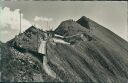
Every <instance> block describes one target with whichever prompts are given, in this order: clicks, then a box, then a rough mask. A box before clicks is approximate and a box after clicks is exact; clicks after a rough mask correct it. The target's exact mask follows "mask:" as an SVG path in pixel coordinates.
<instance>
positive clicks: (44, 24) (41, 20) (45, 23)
mask: <svg viewBox="0 0 128 83" xmlns="http://www.w3.org/2000/svg"><path fill="white" fill-rule="evenodd" d="M52 21H53V19H52V18H47V17H42V16H41V17H39V16H35V18H34V23H35V25H36V26H37V27H39V28H41V29H43V30H50V29H52V28H51V25H52Z"/></svg>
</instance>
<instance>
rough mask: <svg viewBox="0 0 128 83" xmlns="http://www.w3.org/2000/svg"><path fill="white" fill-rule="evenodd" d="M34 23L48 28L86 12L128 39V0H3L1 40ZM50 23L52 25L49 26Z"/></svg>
mask: <svg viewBox="0 0 128 83" xmlns="http://www.w3.org/2000/svg"><path fill="white" fill-rule="evenodd" d="M20 11H21V28H22V32H23V31H24V30H26V29H27V28H29V27H30V26H31V25H35V26H36V27H38V28H40V29H43V30H49V29H55V28H57V26H58V25H59V24H60V23H61V22H62V21H64V20H68V19H73V20H78V19H79V18H80V17H82V16H86V17H88V18H90V19H92V20H94V21H95V22H97V23H99V24H100V25H102V26H104V27H106V28H108V29H110V30H111V31H113V32H114V33H116V34H117V35H119V36H120V37H122V38H123V39H125V40H127V41H128V25H127V19H128V18H127V16H128V15H127V11H128V7H127V2H125V1H15V2H10V1H4V2H0V41H2V42H6V41H9V40H10V39H12V38H14V37H15V35H18V33H19V30H20ZM48 25H49V26H48Z"/></svg>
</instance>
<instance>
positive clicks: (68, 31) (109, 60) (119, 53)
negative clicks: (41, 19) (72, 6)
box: [1, 17, 128, 83]
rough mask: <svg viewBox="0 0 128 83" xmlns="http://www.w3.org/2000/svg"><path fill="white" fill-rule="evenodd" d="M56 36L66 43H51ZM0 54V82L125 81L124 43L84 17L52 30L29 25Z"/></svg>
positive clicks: (127, 54) (127, 71) (127, 62)
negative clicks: (44, 52)
mask: <svg viewBox="0 0 128 83" xmlns="http://www.w3.org/2000/svg"><path fill="white" fill-rule="evenodd" d="M56 34H57V35H60V36H59V37H58V36H57V38H60V39H61V40H64V41H66V42H68V43H70V44H64V43H60V42H59V43H58V42H56V41H53V40H52V39H53V38H56ZM61 36H62V37H61ZM41 41H47V43H46V54H41V53H39V52H38V48H39V47H40V45H41ZM1 54H2V58H1V60H2V64H4V65H2V69H1V72H3V74H2V75H3V76H2V81H4V82H6V81H9V82H18V81H21V82H22V81H24V82H85V83H88V82H91V83H126V82H127V80H128V42H126V41H124V40H122V38H120V37H119V36H117V35H116V34H114V33H113V32H111V31H110V30H108V29H106V28H104V27H103V26H101V25H99V24H98V23H96V22H94V21H93V20H91V19H89V18H87V17H81V18H80V19H78V20H77V21H73V20H66V21H63V22H62V23H61V24H60V25H59V26H58V28H57V29H56V30H55V31H46V32H44V31H42V30H40V29H37V28H36V27H34V26H31V27H30V28H29V29H27V30H26V31H25V32H24V33H21V34H19V35H18V36H16V37H15V38H14V39H12V40H10V41H8V42H7V43H6V44H5V46H3V47H2V53H1ZM8 63H9V64H8ZM22 76H23V77H22Z"/></svg>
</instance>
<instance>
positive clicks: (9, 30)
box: [0, 7, 31, 42]
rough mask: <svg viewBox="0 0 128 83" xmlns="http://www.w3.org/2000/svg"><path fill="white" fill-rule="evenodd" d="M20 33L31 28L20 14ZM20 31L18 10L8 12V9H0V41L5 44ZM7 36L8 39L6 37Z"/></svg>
mask: <svg viewBox="0 0 128 83" xmlns="http://www.w3.org/2000/svg"><path fill="white" fill-rule="evenodd" d="M21 21H22V22H21V27H22V32H23V31H24V30H26V29H27V28H29V27H30V26H31V22H30V21H28V20H26V19H25V18H24V17H23V14H21ZM19 30H20V9H15V10H14V11H12V10H10V8H8V7H4V8H2V7H0V40H1V41H3V42H5V41H7V40H10V39H12V38H13V37H14V36H15V35H16V34H18V32H19ZM8 36H9V37H8Z"/></svg>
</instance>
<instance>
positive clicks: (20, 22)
mask: <svg viewBox="0 0 128 83" xmlns="http://www.w3.org/2000/svg"><path fill="white" fill-rule="evenodd" d="M20 34H21V11H20Z"/></svg>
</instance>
